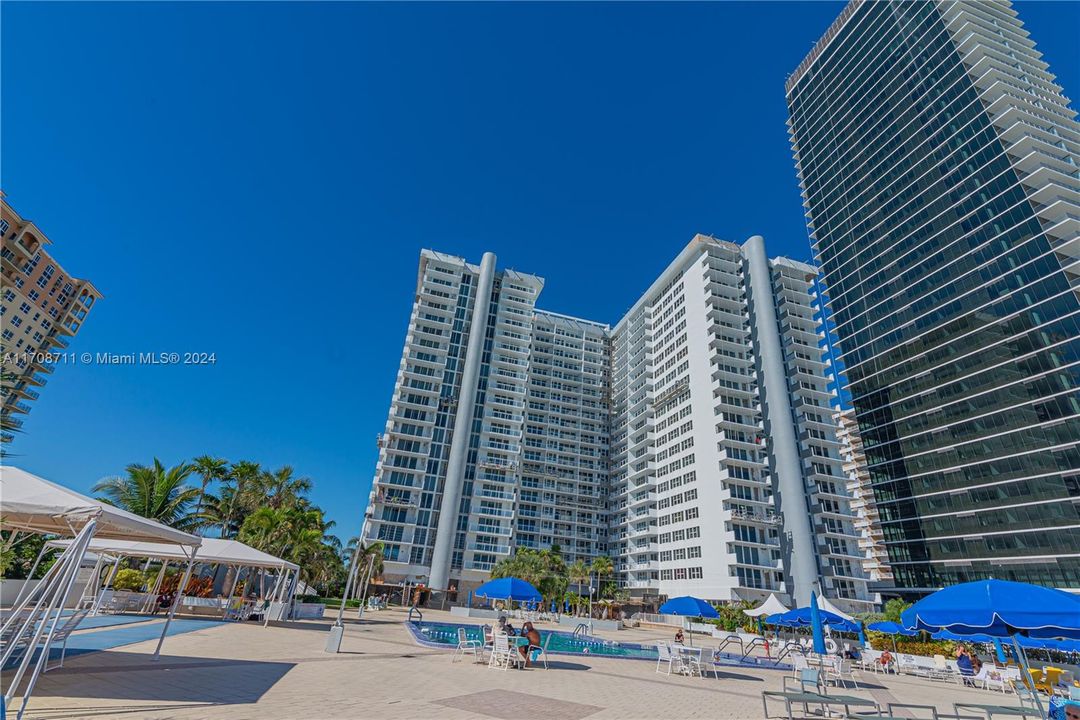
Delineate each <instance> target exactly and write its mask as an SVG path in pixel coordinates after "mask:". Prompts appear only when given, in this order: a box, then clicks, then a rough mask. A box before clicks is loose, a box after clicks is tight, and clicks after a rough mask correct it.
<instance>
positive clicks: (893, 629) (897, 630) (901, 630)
mask: <svg viewBox="0 0 1080 720" xmlns="http://www.w3.org/2000/svg"><path fill="white" fill-rule="evenodd" d="M866 627H867V629H869V630H873V631H874V632H879V633H886V634H888V635H892V651H893V652H896V636H897V635H904V636H906V637H915V636H916V635H918V634H919V633H917V632H915V631H914V630H908V629H907V628H905V627H904V626H903V625H900V624H898V623H894V622H891V621H889V620H886V621H884V622H876V623H870V624H869V625H867V626H866Z"/></svg>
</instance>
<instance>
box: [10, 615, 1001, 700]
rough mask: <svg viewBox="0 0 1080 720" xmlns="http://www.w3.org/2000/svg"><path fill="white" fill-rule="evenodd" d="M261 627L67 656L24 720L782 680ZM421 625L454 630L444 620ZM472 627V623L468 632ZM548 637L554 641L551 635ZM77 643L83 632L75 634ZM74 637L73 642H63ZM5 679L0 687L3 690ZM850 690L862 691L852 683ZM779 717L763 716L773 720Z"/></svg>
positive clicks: (645, 636) (371, 618) (673, 689)
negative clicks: (335, 644)
mask: <svg viewBox="0 0 1080 720" xmlns="http://www.w3.org/2000/svg"><path fill="white" fill-rule="evenodd" d="M327 615H328V617H327V619H326V620H324V621H322V622H319V621H310V622H302V623H290V624H289V625H288V626H273V625H272V626H271V627H268V628H263V627H262V626H261V625H258V624H256V623H228V624H223V625H216V626H207V627H205V628H204V629H197V630H193V631H189V632H185V633H183V634H179V635H177V636H174V637H170V638H168V639H167V640H166V642H165V646H164V649H163V651H162V658H161V660H160V661H159V662H157V663H153V662H150V653H152V652H153V648H154V644H155V643H154V641H143V642H139V643H136V644H132V645H124V646H122V647H117V648H114V649H111V650H107V651H104V652H94V653H86V654H82V655H79V656H77V657H73V658H71V657H69V659H68V662H67V663H66V664H65V666H64V668H63V669H61V670H54V671H53V672H50V673H48V674H47V675H44V676H42V678H41V680H40V681H39V683H38V690H37V691H36V692H35V696H34V698H32V700H31V703H30V706H29V711H28V713H27V716H28V717H31V718H38V719H40V720H74V719H75V718H80V719H81V718H158V719H164V718H176V719H195V718H200V719H201V718H208V719H216V718H221V719H222V720H225V719H228V720H239V719H243V718H251V719H252V720H256V719H257V720H265V719H266V718H276V719H278V718H286V719H290V718H296V719H300V718H305V719H306V718H319V719H324V718H325V719H337V718H341V719H345V718H350V719H355V718H372V719H373V720H374V719H378V720H392V719H393V718H432V719H436V718H437V719H439V720H455V719H457V718H462V719H464V718H473V719H479V718H506V719H507V720H523V719H528V718H543V720H580V719H581V718H595V719H596V720H603V719H614V718H631V719H636V718H649V719H650V720H656V719H659V718H679V719H680V720H681V719H682V718H755V719H757V718H762V717H763V715H762V707H761V692H762V690H779V689H780V682H781V676H782V675H783V673H782V672H780V671H776V670H758V669H748V668H741V667H733V668H729V669H728V671H726V672H722V673H721V677H720V678H719V679H713V678H712V677H711V676H710V677H709V678H706V679H701V678H687V677H680V676H677V675H673V676H666V675H663V674H657V673H655V672H654V668H655V664H654V663H652V662H648V661H642V660H627V659H616V658H604V657H600V656H596V655H590V656H569V655H558V656H552V661H551V662H550V665H551V668H550V669H549V670H546V671H545V670H543V669H542V668H541V669H529V670H526V671H517V670H510V671H501V670H491V669H488V668H487V667H486V666H482V665H477V664H474V663H472V662H470V660H469V659H468V658H466V659H465V660H462V661H459V662H457V663H451V661H450V654H449V653H448V652H447V651H445V650H440V649H434V648H429V647H424V646H421V645H418V644H417V643H416V642H414V640H413V638H412V635H411V634H410V633H409V631H408V630H407V629H406V628H405V627H404V626H403V625H402V622H403V621H404V619H405V614H404V612H403V611H400V610H396V609H392V610H384V611H380V612H375V613H366V614H365V616H364V620H363V621H361V622H357V621H356V620H355V616H356V615H355V612H349V613H348V615H349V617H348V618H347V620H346V628H345V636H344V639H343V642H342V649H341V652H340V653H339V654H336V655H330V654H327V653H325V652H324V651H323V647H324V645H325V642H326V628H327V627H328V626H329V623H330V622H331V621H332V619H333V615H332V614H330V613H328V614H327ZM424 619H425V620H428V621H436V622H457V621H458V620H459V618H455V617H452V616H450V614H449V613H443V612H438V611H425V613H424ZM478 624H479V623H478ZM547 627H549V626H541V628H542V629H547ZM560 629H565V627H564V628H560ZM85 632H88V633H92V632H96V631H85ZM601 635H602V636H604V637H606V638H607V639H611V640H622V641H628V642H656V641H658V640H665V639H669V636H670V635H671V633H670V632H667V631H665V630H663V629H659V628H657V629H635V630H624V631H618V632H611V633H601ZM72 637H73V638H74V637H76V635H73V636H72ZM9 677H10V675H9V674H8V673H5V674H4V678H3V680H4V682H5V685H6V681H7V680H8V679H9ZM865 679H866V680H867V683H868V685H869V686H870V687H869V688H868V689H860V690H844V691H843V694H848V695H857V696H863V697H871V698H873V699H876V700H878V701H879V702H881V703H882V704H883V705H884V703H887V702H897V701H899V702H909V703H919V704H924V705H936V706H937V707H938V710H939V712H942V713H946V712H947V713H948V714H950V715H951V714H952V703H953V702H961V701H966V702H981V703H998V704H1014V703H1015V698H1014V697H1013V696H1011V695H1006V696H1002V695H1001V694H1000V693H992V692H989V691H983V690H973V689H969V688H963V687H960V686H958V685H946V684H943V683H931V682H928V681H926V680H922V679H917V678H910V677H906V676H903V677H888V678H885V679H882V678H881V677H880V676H873V675H871V676H866V677H865ZM860 685H862V683H860ZM782 710H783V707H782V705H777V706H775V707H772V706H771V707H770V711H771V712H772V713H773V714H774V715H776V714H779V713H780V712H781V711H782Z"/></svg>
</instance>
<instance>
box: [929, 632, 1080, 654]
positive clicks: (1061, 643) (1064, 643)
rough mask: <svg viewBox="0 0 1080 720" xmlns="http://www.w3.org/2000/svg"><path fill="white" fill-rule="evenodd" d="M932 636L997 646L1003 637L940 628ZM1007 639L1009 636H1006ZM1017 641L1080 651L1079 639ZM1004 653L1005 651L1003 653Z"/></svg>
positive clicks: (1037, 647)
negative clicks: (964, 633)
mask: <svg viewBox="0 0 1080 720" xmlns="http://www.w3.org/2000/svg"><path fill="white" fill-rule="evenodd" d="M930 637H932V638H934V639H935V640H953V641H955V642H969V643H983V644H985V645H991V644H992V645H994V647H995V648H1000V647H1001V640H1002V638H999V637H996V636H994V635H987V634H985V633H977V634H974V635H958V634H957V633H954V632H952V631H950V630H939V631H938V632H936V633H934V634H933V635H931V636H930ZM1006 639H1007V638H1006ZM1016 642H1017V644H1018V645H1020V647H1022V648H1024V649H1025V650H1057V651H1059V652H1080V641H1078V640H1053V639H1050V638H1032V637H1018V638H1017V639H1016ZM1002 654H1003V653H1002Z"/></svg>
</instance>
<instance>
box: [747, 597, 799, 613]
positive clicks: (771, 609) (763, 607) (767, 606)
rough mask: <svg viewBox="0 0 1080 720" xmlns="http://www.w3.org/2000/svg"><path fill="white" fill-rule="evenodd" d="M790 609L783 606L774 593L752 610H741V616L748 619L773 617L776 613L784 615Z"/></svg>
mask: <svg viewBox="0 0 1080 720" xmlns="http://www.w3.org/2000/svg"><path fill="white" fill-rule="evenodd" d="M790 609H791V608H789V607H787V606H786V605H784V603H782V602H780V598H778V597H776V594H775V593H774V594H772V595H769V598H768V599H767V600H766V601H765V602H763V603H761V604H760V605H758V606H757V607H756V608H754V609H753V610H743V614H744V615H749V616H750V617H761V616H762V615H764V616H769V615H775V614H776V613H784V612H787V611H788V610H790Z"/></svg>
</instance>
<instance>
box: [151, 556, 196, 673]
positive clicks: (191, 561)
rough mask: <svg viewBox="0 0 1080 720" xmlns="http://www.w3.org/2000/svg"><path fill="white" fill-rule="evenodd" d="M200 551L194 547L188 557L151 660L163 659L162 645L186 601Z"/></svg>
mask: <svg viewBox="0 0 1080 720" xmlns="http://www.w3.org/2000/svg"><path fill="white" fill-rule="evenodd" d="M181 549H183V548H181ZM198 551H199V548H197V547H193V548H191V554H190V555H188V564H187V568H186V569H185V570H184V576H183V578H181V579H180V584H179V585H177V586H176V597H174V598H173V602H172V607H170V608H169V616H168V617H167V618H165V626H164V627H163V628H161V637H159V638H158V641H157V647H155V648H154V655H153V657H152V658H150V659H151V660H153V661H155V662H156V661H158V660H160V659H161V645H162V643H164V642H165V635H167V634H168V632H169V625H171V624H172V619H173V616H175V615H176V608H178V607H179V606H180V603H181V601H182V600H183V599H184V590H186V589H187V585H188V580H190V579H191V568H193V567H194V566H195V555H196V554H197V553H198Z"/></svg>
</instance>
